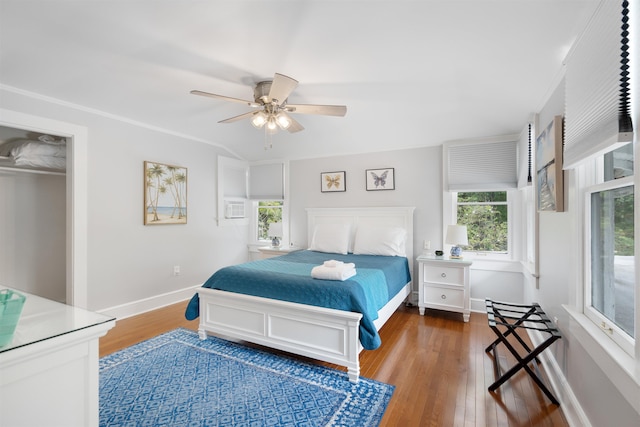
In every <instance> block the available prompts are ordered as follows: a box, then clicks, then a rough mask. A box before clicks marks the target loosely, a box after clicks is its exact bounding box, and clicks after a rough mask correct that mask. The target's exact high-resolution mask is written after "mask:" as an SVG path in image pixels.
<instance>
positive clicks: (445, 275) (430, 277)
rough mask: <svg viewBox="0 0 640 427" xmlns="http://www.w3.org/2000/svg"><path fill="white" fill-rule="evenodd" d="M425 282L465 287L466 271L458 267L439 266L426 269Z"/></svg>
mask: <svg viewBox="0 0 640 427" xmlns="http://www.w3.org/2000/svg"><path fill="white" fill-rule="evenodd" d="M422 280H423V281H425V282H436V283H446V284H449V285H460V286H463V285H464V269H463V268H457V267H446V266H437V267H429V268H425V269H424V277H423V278H422Z"/></svg>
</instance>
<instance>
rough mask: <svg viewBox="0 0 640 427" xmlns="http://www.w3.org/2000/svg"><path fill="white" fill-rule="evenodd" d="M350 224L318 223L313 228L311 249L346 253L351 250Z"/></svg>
mask: <svg viewBox="0 0 640 427" xmlns="http://www.w3.org/2000/svg"><path fill="white" fill-rule="evenodd" d="M350 237H351V226H350V225H349V224H318V225H316V227H315V229H314V230H313V238H312V239H311V246H310V247H309V250H310V251H317V252H328V253H333V254H343V255H346V254H347V253H348V252H349V240H350Z"/></svg>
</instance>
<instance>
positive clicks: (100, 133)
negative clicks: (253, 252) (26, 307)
mask: <svg viewBox="0 0 640 427" xmlns="http://www.w3.org/2000/svg"><path fill="white" fill-rule="evenodd" d="M0 99H1V104H0V107H1V108H4V109H7V110H13V111H16V112H22V113H26V114H30V115H35V116H42V117H46V118H49V119H53V120H60V121H64V122H68V123H74V124H77V125H81V126H85V127H86V128H87V129H88V135H89V137H88V147H87V152H88V175H87V181H88V182H87V187H88V192H89V194H88V202H87V204H88V206H87V212H88V218H87V221H88V227H87V230H88V231H87V240H88V243H87V244H88V250H87V252H88V253H87V259H88V266H87V281H88V283H87V292H88V301H87V307H88V308H89V309H91V310H104V309H107V311H110V310H109V309H111V308H114V307H116V309H115V310H111V312H114V313H124V312H127V310H129V311H133V312H135V311H139V310H140V309H144V308H145V307H146V305H145V304H144V303H142V304H141V303H140V301H143V302H144V301H146V300H152V301H155V302H157V301H161V300H162V298H159V296H163V295H164V296H167V297H166V299H165V300H166V301H167V302H172V301H170V300H172V298H173V300H175V296H174V295H176V296H177V295H187V294H191V293H192V292H191V290H190V289H189V288H192V287H196V286H199V285H201V284H202V283H203V282H204V281H205V280H206V279H207V278H208V277H209V276H210V275H211V273H212V272H214V271H215V270H217V269H218V268H220V267H221V266H224V265H229V264H233V263H238V262H242V261H245V260H246V259H247V251H246V243H247V230H246V228H245V227H241V228H236V227H233V226H231V227H218V226H217V225H216V221H215V215H216V209H215V203H216V167H217V166H216V164H217V155H218V154H219V153H222V154H223V155H226V156H230V157H232V155H230V154H229V153H227V152H225V151H223V150H221V149H220V148H217V147H215V146H213V145H209V144H204V143H202V142H197V141H192V140H189V139H187V138H184V137H181V136H175V135H170V134H168V133H166V132H161V131H158V130H153V129H149V128H145V127H143V126H139V125H137V124H132V123H127V122H125V121H121V120H116V119H115V118H111V117H109V116H105V115H101V114H96V113H94V112H91V111H85V110H82V109H79V108H75V106H69V105H66V104H61V103H57V102H52V101H51V100H48V99H40V98H37V97H32V96H27V95H25V94H22V93H16V92H13V91H5V90H2V92H0ZM145 160H150V161H154V162H161V163H169V164H174V165H178V166H183V167H186V168H187V169H188V209H189V211H188V223H187V224H186V225H161V226H144V225H143V205H144V203H143V194H144V193H143V182H144V180H143V162H144V161H145ZM33 237H34V236H30V237H29V238H33ZM174 265H180V267H181V271H182V274H181V275H180V276H173V274H172V273H173V266H174ZM129 304H134V305H135V306H131V307H127V305H129ZM136 304H137V305H136ZM149 304H150V306H149V308H152V307H153V304H154V302H150V303H149Z"/></svg>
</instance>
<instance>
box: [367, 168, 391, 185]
mask: <svg viewBox="0 0 640 427" xmlns="http://www.w3.org/2000/svg"><path fill="white" fill-rule="evenodd" d="M365 173H366V174H367V177H366V180H367V191H376V190H395V189H396V182H395V179H394V178H395V177H394V170H393V168H386V169H367V170H366V171H365Z"/></svg>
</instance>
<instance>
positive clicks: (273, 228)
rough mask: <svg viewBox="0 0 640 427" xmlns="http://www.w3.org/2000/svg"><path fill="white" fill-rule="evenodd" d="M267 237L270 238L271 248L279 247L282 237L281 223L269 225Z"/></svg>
mask: <svg viewBox="0 0 640 427" xmlns="http://www.w3.org/2000/svg"><path fill="white" fill-rule="evenodd" d="M269 237H271V246H272V247H274V248H279V247H280V238H281V237H282V223H281V222H272V223H271V224H269Z"/></svg>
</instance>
